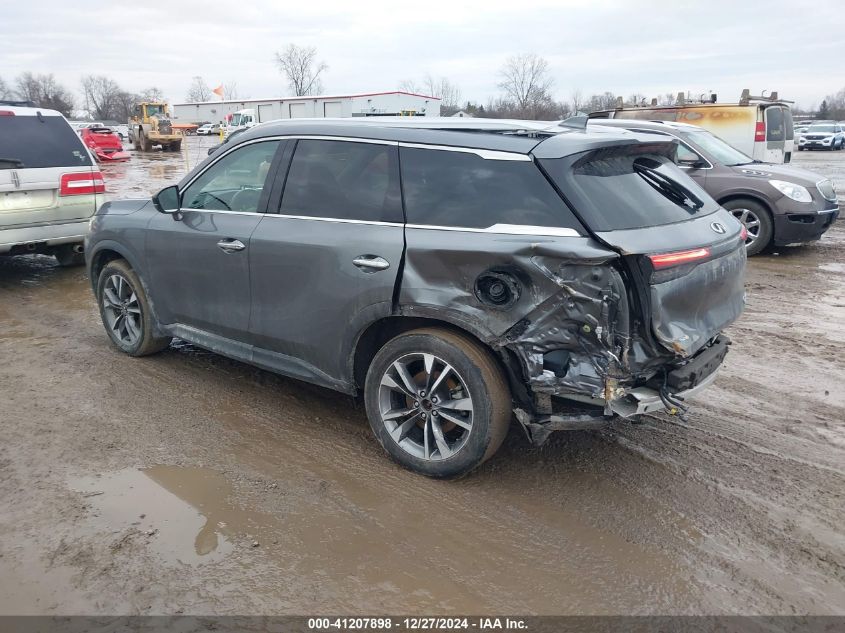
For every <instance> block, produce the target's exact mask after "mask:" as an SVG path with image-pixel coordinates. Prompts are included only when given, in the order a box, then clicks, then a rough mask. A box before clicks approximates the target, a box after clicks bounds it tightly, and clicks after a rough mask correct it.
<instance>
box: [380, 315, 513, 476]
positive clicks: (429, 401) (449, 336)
mask: <svg viewBox="0 0 845 633" xmlns="http://www.w3.org/2000/svg"><path fill="white" fill-rule="evenodd" d="M429 361H430V364H429ZM398 367H404V368H405V372H404V373H405V379H403V378H402V375H401V374H400V373H399V371H398V369H397V368H398ZM447 367H448V369H447ZM406 379H407V380H410V381H412V382H413V385H412V386H414V387H416V388H417V389H416V392H415V393H414V397H413V398H412V397H410V395H411V392H410V389H408V386H407V385H408V383H407V382H405V380H406ZM397 387H398V388H397ZM426 389H429V390H430V391H431V393H425V390H426ZM364 402H365V405H366V409H367V417H368V418H369V421H370V427H371V428H372V429H373V433H374V434H375V436H376V439H378V441H379V443H380V444H381V445H382V447H383V448H384V449H385V450H386V451H387V453H388V454H389V455H390V456H391V457H392V458H393V460H394V461H396V462H397V463H399V464H400V465H401V466H404V467H405V468H407V469H408V470H411V471H414V472H416V473H419V474H422V475H426V476H428V477H435V478H439V479H451V478H455V477H461V476H463V475H466V474H467V473H469V472H470V471H471V470H473V469H474V468H477V467H478V466H480V465H481V464H482V463H483V462H484V461H486V460H487V459H489V458H490V457H492V456H493V454H495V452H496V451H497V450H498V449H499V447H500V446H501V445H502V442H503V441H504V439H505V435H507V432H508V427H509V425H510V420H511V395H510V389H509V388H508V384H507V382H506V380H505V377H504V374H503V373H502V370H501V368H500V367H499V365H498V364H497V363H496V360H495V358H494V357H493V355H492V354H491V353H490V351H489V350H487V349H486V348H484V347H483V346H482V345H480V344H479V343H478V342H476V341H475V340H473V339H472V338H470V337H469V336H467V335H465V334H459V333H456V332H452V331H449V330H445V329H440V328H424V329H419V330H412V331H410V332H407V333H405V334H401V335H399V336H397V337H396V338H393V339H391V340H390V341H388V342H387V343H386V344H385V345H384V346H383V347H382V348H381V349H380V350H379V351H378V353H376V355H375V358H373V361H372V363H371V364H370V367H369V370H368V371H367V378H366V382H365V384H364ZM414 403H417V406H415V404H414ZM403 407H407V408H403ZM467 407H469V408H467ZM400 411H401V412H404V413H405V415H401V414H400V415H396V413H399V412H400ZM391 413H393V414H394V415H392V417H388V416H389V414H391ZM452 420H457V421H459V422H460V425H459V424H456V423H455V422H453V421H452ZM444 455H445V456H444Z"/></svg>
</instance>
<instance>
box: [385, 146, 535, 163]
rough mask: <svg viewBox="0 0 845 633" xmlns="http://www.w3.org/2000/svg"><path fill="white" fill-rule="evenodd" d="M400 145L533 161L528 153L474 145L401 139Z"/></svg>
mask: <svg viewBox="0 0 845 633" xmlns="http://www.w3.org/2000/svg"><path fill="white" fill-rule="evenodd" d="M399 147H407V148H409V149H430V150H437V151H441V152H461V153H463V154H475V155H476V156H480V157H481V158H483V159H484V160H510V161H516V162H528V163H530V162H532V159H531V156H529V155H528V154H519V153H517V152H504V151H499V150H492V149H477V148H472V147H459V146H452V145H429V144H426V143H408V142H405V141H399Z"/></svg>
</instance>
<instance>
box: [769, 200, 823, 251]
mask: <svg viewBox="0 0 845 633" xmlns="http://www.w3.org/2000/svg"><path fill="white" fill-rule="evenodd" d="M831 204H835V203H831ZM838 217H839V207H838V206H835V207H833V208H831V209H823V210H821V211H812V210H811V211H807V210H804V209H795V208H792V209H791V210H786V211H785V212H783V213H779V214H776V215H775V216H774V222H775V234H774V240H773V241H774V244H775V245H776V246H788V245H790V244H805V243H807V242H814V241H816V240H818V239H819V238H820V237H821V236H822V235H824V233H825V231H827V230H828V229H829V228H830V227H831V226H832V225H833V223H834V222H835V221H836V218H838Z"/></svg>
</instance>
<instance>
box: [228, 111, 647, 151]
mask: <svg viewBox="0 0 845 633" xmlns="http://www.w3.org/2000/svg"><path fill="white" fill-rule="evenodd" d="M285 135H309V136H310V135H315V136H338V137H346V138H360V139H374V140H388V141H398V142H405V143H419V144H424V145H441V146H445V147H469V148H473V149H484V150H493V151H504V152H514V153H520V154H528V153H530V152H534V153H535V155H537V156H538V157H540V158H549V157H552V154H554V155H555V156H564V155H568V154H572V153H576V152H579V151H583V150H584V149H590V148H593V147H599V146H603V145H607V144H618V143H619V142H620V141H621V142H639V141H643V140H649V141H652V140H653V139H644V138H638V137H637V136H636V135H631V134H630V133H626V132H623V131H622V130H618V131H617V130H601V131H599V130H596V131H593V130H576V129H572V128H567V127H561V125H560V123H559V122H557V121H523V120H515V119H477V118H472V119H470V118H457V119H456V118H451V117H361V118H351V119H350V118H345V119H282V120H277V121H269V122H267V123H262V124H260V125H257V126H255V127H253V128H252V129H250V130H249V131H247V132H245V133H243V134H241V135H239V137H238V143H233V145H237V144H240V143H244V142H248V141H250V140H252V139H255V138H262V137H269V136H285ZM540 145H542V146H543V148H544V151H543V152H542V154H543V155H542V156H540V155H539V154H537V151H536V149H537V148H538V147H539V146H540Z"/></svg>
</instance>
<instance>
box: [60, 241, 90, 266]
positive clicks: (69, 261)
mask: <svg viewBox="0 0 845 633" xmlns="http://www.w3.org/2000/svg"><path fill="white" fill-rule="evenodd" d="M81 246H82V245H81V244H62V245H61V246H57V247H56V250H55V251H53V257H55V258H56V261H57V262H59V266H64V267H70V266H82V265H83V264H84V263H85V253H84V252H82V249H81V248H80V247H81Z"/></svg>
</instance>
